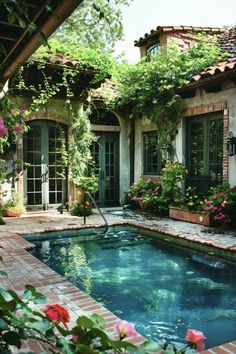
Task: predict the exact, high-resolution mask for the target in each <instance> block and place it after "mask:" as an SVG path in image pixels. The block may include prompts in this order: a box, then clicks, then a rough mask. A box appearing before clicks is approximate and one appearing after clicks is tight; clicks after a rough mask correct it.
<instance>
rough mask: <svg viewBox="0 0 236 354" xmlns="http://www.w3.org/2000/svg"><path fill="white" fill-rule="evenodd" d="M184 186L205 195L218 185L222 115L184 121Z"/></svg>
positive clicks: (219, 178)
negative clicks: (185, 174)
mask: <svg viewBox="0 0 236 354" xmlns="http://www.w3.org/2000/svg"><path fill="white" fill-rule="evenodd" d="M185 141H186V146H185V151H186V164H187V168H188V171H189V174H188V178H187V185H188V186H192V187H196V188H197V189H198V190H199V192H201V193H203V194H205V193H206V192H207V191H208V189H209V188H210V187H212V186H215V185H216V184H218V183H222V177H223V113H221V112H219V113H218V112H217V113H211V114H205V115H199V116H195V117H188V118H186V140H185Z"/></svg>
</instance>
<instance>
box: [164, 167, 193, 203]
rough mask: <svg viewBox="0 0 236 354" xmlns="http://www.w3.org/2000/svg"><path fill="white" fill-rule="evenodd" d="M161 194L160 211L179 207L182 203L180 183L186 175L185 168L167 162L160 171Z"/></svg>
mask: <svg viewBox="0 0 236 354" xmlns="http://www.w3.org/2000/svg"><path fill="white" fill-rule="evenodd" d="M162 173H163V174H162V187H163V189H162V194H161V198H160V200H159V203H160V206H161V208H162V209H168V207H169V206H170V205H179V204H180V203H181V201H182V191H181V182H182V181H183V180H184V178H185V177H186V176H187V174H188V170H187V169H186V167H185V166H184V165H183V164H182V163H179V162H174V163H171V162H167V163H166V165H165V167H164V168H163V169H162Z"/></svg>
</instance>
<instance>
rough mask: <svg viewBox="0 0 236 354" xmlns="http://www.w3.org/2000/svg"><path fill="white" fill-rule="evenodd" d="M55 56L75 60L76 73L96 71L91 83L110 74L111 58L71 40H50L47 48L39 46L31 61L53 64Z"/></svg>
mask: <svg viewBox="0 0 236 354" xmlns="http://www.w3.org/2000/svg"><path fill="white" fill-rule="evenodd" d="M57 55H60V56H61V55H63V56H64V57H66V58H68V59H73V61H75V60H76V65H75V67H74V68H73V70H74V71H76V72H79V71H80V70H86V69H90V70H91V69H93V70H96V71H97V74H96V76H95V79H94V80H93V82H92V83H94V82H99V81H102V80H104V79H105V78H106V77H107V76H108V75H109V74H110V73H111V71H112V68H113V65H114V61H113V59H112V57H111V56H110V55H109V54H106V53H104V52H102V51H101V50H99V49H98V48H97V47H96V48H94V49H92V48H86V47H85V46H84V45H82V44H81V45H79V46H78V45H77V44H74V43H73V42H72V41H71V40H70V41H59V40H58V39H57V38H52V39H50V40H49V41H48V46H41V47H40V48H39V49H38V50H37V51H36V53H34V54H33V56H32V58H31V60H32V61H33V62H34V61H40V62H41V63H45V62H47V61H50V62H53V61H54V60H55V58H56V56H57ZM88 88H89V87H88ZM88 88H87V89H88Z"/></svg>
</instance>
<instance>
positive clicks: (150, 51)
mask: <svg viewBox="0 0 236 354" xmlns="http://www.w3.org/2000/svg"><path fill="white" fill-rule="evenodd" d="M159 50H160V42H157V43H155V44H153V45H151V47H149V48H148V49H147V57H148V59H149V60H151V59H152V57H154V56H155V55H157V52H158V51H159Z"/></svg>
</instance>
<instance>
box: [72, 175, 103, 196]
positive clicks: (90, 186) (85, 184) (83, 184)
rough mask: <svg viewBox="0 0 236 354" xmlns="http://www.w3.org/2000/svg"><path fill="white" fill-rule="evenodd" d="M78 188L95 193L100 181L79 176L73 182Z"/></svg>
mask: <svg viewBox="0 0 236 354" xmlns="http://www.w3.org/2000/svg"><path fill="white" fill-rule="evenodd" d="M73 182H74V185H75V187H76V188H81V189H82V190H84V191H88V192H91V193H95V192H97V191H98V179H97V177H96V176H94V175H93V176H89V177H88V176H78V177H77V178H75V179H74V180H73Z"/></svg>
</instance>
